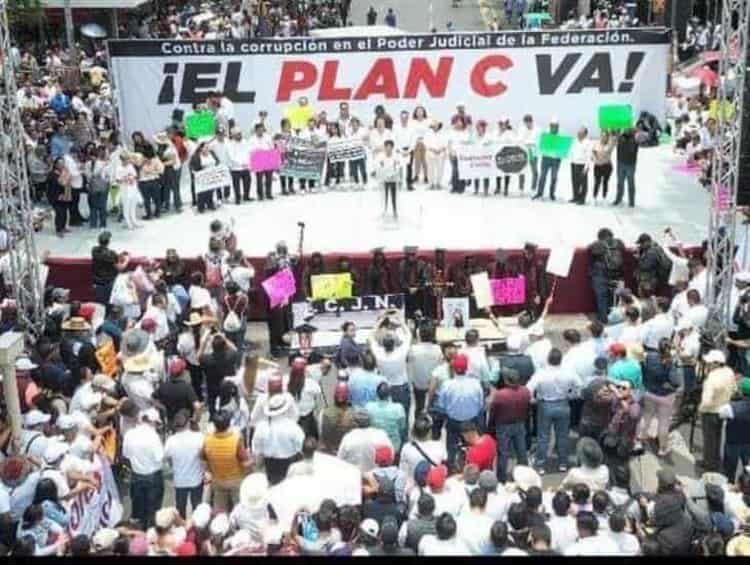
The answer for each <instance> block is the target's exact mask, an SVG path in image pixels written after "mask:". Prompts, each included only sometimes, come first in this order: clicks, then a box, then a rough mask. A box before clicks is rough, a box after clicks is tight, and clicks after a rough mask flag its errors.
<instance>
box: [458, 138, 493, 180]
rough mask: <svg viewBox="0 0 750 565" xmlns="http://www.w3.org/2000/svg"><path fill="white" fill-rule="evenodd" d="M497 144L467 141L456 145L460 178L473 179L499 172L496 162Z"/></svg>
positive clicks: (487, 176)
mask: <svg viewBox="0 0 750 565" xmlns="http://www.w3.org/2000/svg"><path fill="white" fill-rule="evenodd" d="M496 147H497V146H496V145H494V144H493V145H480V144H478V143H465V144H461V145H456V160H457V162H458V178H460V179H461V180H473V179H481V178H489V177H492V176H494V175H496V174H497V165H496V164H495V153H496Z"/></svg>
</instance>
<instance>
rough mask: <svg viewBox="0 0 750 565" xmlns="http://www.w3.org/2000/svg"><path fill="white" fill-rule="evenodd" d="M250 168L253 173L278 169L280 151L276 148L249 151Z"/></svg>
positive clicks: (279, 165)
mask: <svg viewBox="0 0 750 565" xmlns="http://www.w3.org/2000/svg"><path fill="white" fill-rule="evenodd" d="M249 167H250V170H251V171H253V172H254V173H263V172H265V171H278V170H279V169H280V168H281V153H280V152H279V150H278V149H259V150H257V151H253V152H252V153H250V163H249Z"/></svg>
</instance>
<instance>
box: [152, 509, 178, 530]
mask: <svg viewBox="0 0 750 565" xmlns="http://www.w3.org/2000/svg"><path fill="white" fill-rule="evenodd" d="M177 515H178V512H177V509H176V508H161V509H159V510H157V511H156V515H155V516H154V523H155V524H156V525H157V527H159V528H162V529H167V528H169V527H170V526H171V525H172V524H174V521H175V518H176V517H177Z"/></svg>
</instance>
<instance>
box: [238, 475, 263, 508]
mask: <svg viewBox="0 0 750 565" xmlns="http://www.w3.org/2000/svg"><path fill="white" fill-rule="evenodd" d="M267 490H268V479H266V475H265V473H253V474H251V475H248V476H247V477H245V478H244V480H243V481H242V484H241V485H240V502H242V504H244V505H245V506H248V507H253V506H257V505H258V504H260V503H261V502H263V499H264V497H265V494H266V491H267Z"/></svg>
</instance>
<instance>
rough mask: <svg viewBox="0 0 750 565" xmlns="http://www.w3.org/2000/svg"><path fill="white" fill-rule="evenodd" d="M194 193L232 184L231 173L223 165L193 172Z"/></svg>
mask: <svg viewBox="0 0 750 565" xmlns="http://www.w3.org/2000/svg"><path fill="white" fill-rule="evenodd" d="M194 179H195V193H196V194H202V193H203V192H208V191H210V190H216V189H217V188H222V187H224V186H232V175H231V174H230V172H229V168H227V167H226V166H225V165H217V166H215V167H208V168H207V169H203V170H202V171H198V172H197V173H195V176H194Z"/></svg>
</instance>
